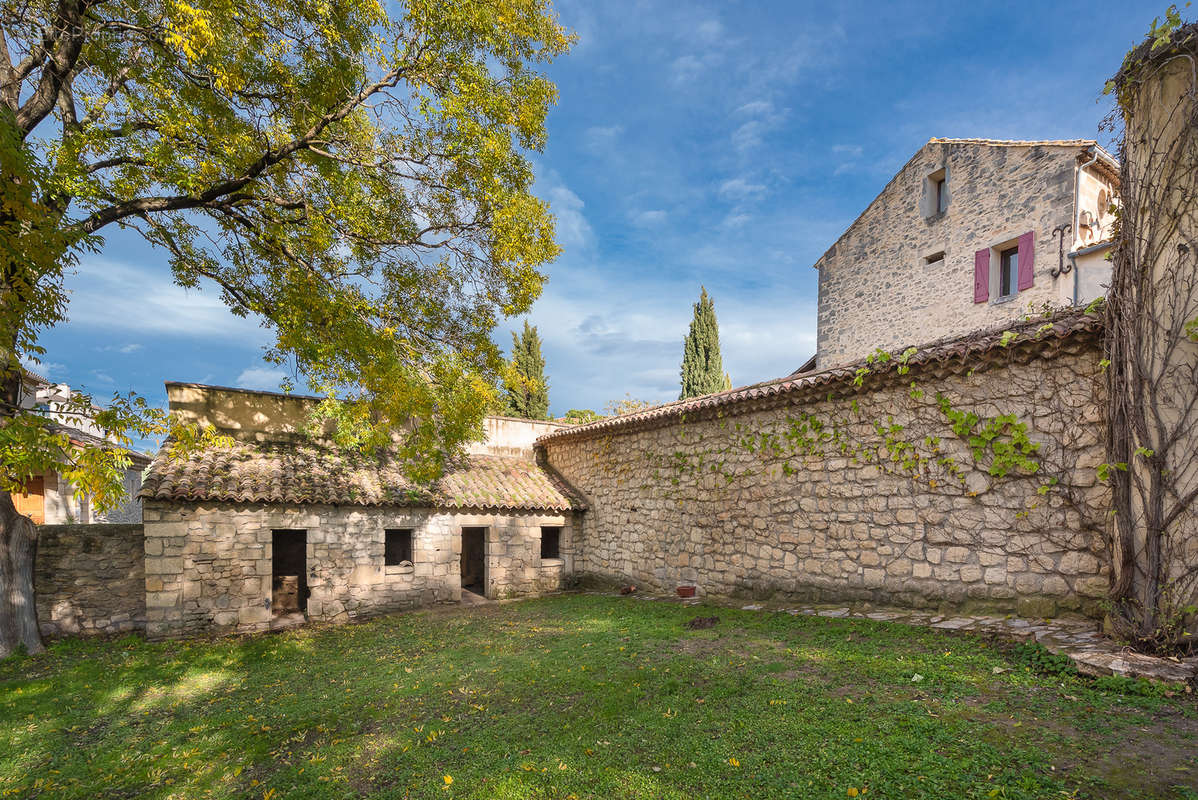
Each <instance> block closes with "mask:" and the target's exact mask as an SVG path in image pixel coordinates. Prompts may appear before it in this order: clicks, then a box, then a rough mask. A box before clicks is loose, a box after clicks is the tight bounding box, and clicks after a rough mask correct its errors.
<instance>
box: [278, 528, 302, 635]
mask: <svg viewBox="0 0 1198 800" xmlns="http://www.w3.org/2000/svg"><path fill="white" fill-rule="evenodd" d="M270 541H271V553H272V557H271V581H270V585H271V601H270V608H271V611H272V613H273V614H274V615H275V616H276V617H279V616H284V615H287V614H302V613H305V612H306V611H307V610H308V532H307V531H296V530H278V531H272V532H271V536H270Z"/></svg>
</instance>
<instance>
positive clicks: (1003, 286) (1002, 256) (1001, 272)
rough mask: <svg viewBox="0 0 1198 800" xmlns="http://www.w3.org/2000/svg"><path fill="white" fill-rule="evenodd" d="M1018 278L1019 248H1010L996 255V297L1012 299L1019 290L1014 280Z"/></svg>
mask: <svg viewBox="0 0 1198 800" xmlns="http://www.w3.org/2000/svg"><path fill="white" fill-rule="evenodd" d="M1018 277H1019V248H1018V247H1012V248H1011V249H1010V250H1003V251H1002V252H1000V253H999V254H998V296H999V297H1014V296H1015V294H1016V292H1018V291H1019V290H1018V289H1017V288H1016V286H1017V283H1016V280H1017V278H1018Z"/></svg>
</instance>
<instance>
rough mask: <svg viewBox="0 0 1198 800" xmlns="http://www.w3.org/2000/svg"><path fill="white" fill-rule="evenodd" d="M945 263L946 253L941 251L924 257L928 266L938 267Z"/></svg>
mask: <svg viewBox="0 0 1198 800" xmlns="http://www.w3.org/2000/svg"><path fill="white" fill-rule="evenodd" d="M943 261H944V251H943V250H941V251H940V252H939V253H932V254H931V255H930V256H924V257H923V262H924V263H925V264H928V265H931V264H936V265H937V266H941V265H942V262H943Z"/></svg>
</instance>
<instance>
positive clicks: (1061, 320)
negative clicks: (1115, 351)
mask: <svg viewBox="0 0 1198 800" xmlns="http://www.w3.org/2000/svg"><path fill="white" fill-rule="evenodd" d="M1045 326H1050V327H1047V328H1045ZM1101 330H1102V314H1100V313H1086V312H1085V311H1084V310H1083V309H1080V308H1071V309H1068V310H1065V311H1061V312H1058V313H1057V314H1055V315H1053V316H1051V317H1039V318H1036V319H1032V320H1030V321H1028V322H1020V323H1013V324H1009V325H1005V326H1003V327H1000V328H993V329H991V330H987V331H979V332H977V333H971V334H967V335H965V336H959V337H956V338H952V339H940V340H937V341H935V342H932V343H930V344H925V345H923V346H921V347H919V348H918V349H917V351H916V353H915V354H914V355H913V356H911V357H910V359H909V360H908V361H907V364H908V366H909V367H910V368H911V370H912V371H913V372H915V371H920V372H931V373H932V374H953V373H960V372H965V371H967V370H970V369H975V368H978V367H981V366H984V365H985V364H987V363H989V362H991V361H994V360H997V359H999V358H1008V357H1025V358H1033V357H1035V356H1037V355H1039V354H1041V353H1044V352H1046V351H1049V350H1051V349H1054V348H1058V347H1060V346H1061V345H1062V344H1063V342H1064V340H1066V339H1074V338H1080V337H1082V336H1086V335H1090V336H1096V335H1097V334H1098V332H1100V331H1101ZM1008 331H1010V332H1012V333H1014V334H1016V336H1014V337H1013V338H1012V337H1009V336H1007V335H1006V334H1007V332H1008ZM1004 338H1005V339H1006V340H1007V341H1006V344H1004V343H1003V340H1004ZM904 350H906V347H898V348H895V349H894V350H893V351H892V352H894V353H901V352H903V351H904ZM865 366H867V363H866V361H865V360H864V359H862V360H861V361H856V362H854V363H852V364H847V365H845V366H842V367H833V368H831V369H825V370H821V371H820V372H809V373H795V374H792V375H788V376H786V377H785V378H778V379H776V380H772V381H765V382H764V383H757V384H754V385H752V386H744V387H741V388H739V389H732V390H730V391H727V392H719V393H717V394H708V395H703V396H702V397H693V398H690V399H688V400H676V401H674V402H672V403H666V404H665V405H660V406H654V407H653V408H647V409H645V410H644V411H637V412H635V413H633V414H625V415H623V416H619V417H609V418H608V419H603V420H599V421H598V422H591V423H588V424H586V425H577V426H575V427H573V428H567V429H565V430H561V431H555V432H554V433H549V434H546V435H544V436H542V437H541V438H539V439H537V442H538V443H543V442H549V441H561V440H564V439H587V438H591V437H594V436H603V435H606V434H609V433H617V432H618V433H624V432H626V431H629V430H635V429H639V428H650V427H657V426H658V425H662V424H668V423H669V421H671V420H675V419H678V418H680V417H683V416H688V417H689V416H694V415H702V414H706V413H713V414H714V413H720V412H724V411H725V410H726V411H727V412H728V413H737V412H738V411H742V410H750V409H753V408H756V407H758V406H772V405H778V404H782V403H799V402H803V401H818V400H822V399H824V398H826V397H827V396H828V395H829V394H830V393H831V392H833V391H835V390H843V391H847V392H862V391H871V390H873V389H874V388H875V387H876V386H878V385H879V384H880V383H882V382H885V381H893V380H896V379H898V377H899V376H898V375H897V371H896V369H895V366H896V364H895V363H894V360H893V359H892V360H891V361H890V362H889V363H888V364H885V365H881V366H879V365H874V366H871V367H870V372H869V373H868V374H867V375H866V376H865V378H864V380H863V382H862V386H861V387H857V386H855V385H854V384H853V380H854V378H855V377H856V375H857V370H858V369H860V368H861V367H865ZM905 380H910V378H905Z"/></svg>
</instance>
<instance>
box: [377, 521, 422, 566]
mask: <svg viewBox="0 0 1198 800" xmlns="http://www.w3.org/2000/svg"><path fill="white" fill-rule="evenodd" d="M392 536H398V537H400V539H399V541H400V546H399V548H398V549H399V553H398V558H397V559H396V560H394V561H392V560H390V555H391V552H390V547H389V545H390V544H391V537H392ZM405 551H406V555H407V558H404V557H403V556H404V555H405ZM415 557H416V530H415V529H414V528H385V529H384V530H383V567H385V568H386V567H390V568H395V567H410V566H412V565H413V564H415V563H416V558H415ZM405 562H406V563H405Z"/></svg>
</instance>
